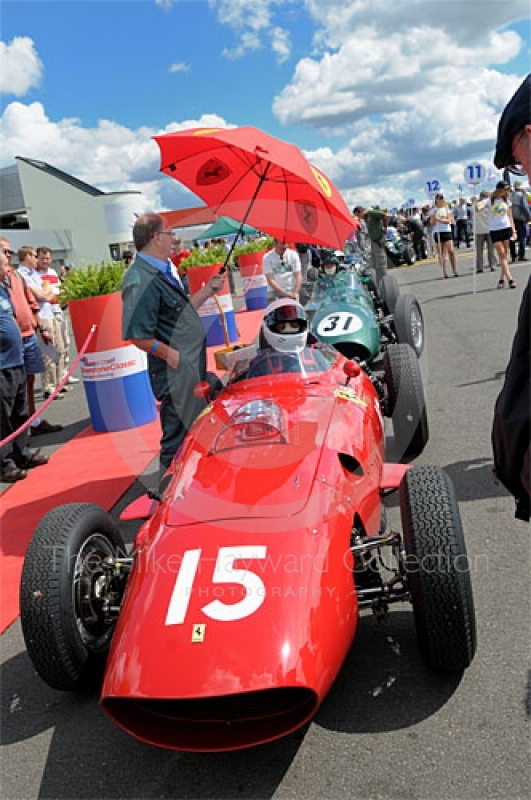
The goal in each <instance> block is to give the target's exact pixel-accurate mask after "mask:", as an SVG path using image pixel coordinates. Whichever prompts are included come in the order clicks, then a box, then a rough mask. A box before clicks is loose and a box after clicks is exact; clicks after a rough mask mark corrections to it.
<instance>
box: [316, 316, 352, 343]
mask: <svg viewBox="0 0 531 800" xmlns="http://www.w3.org/2000/svg"><path fill="white" fill-rule="evenodd" d="M362 326H363V322H362V321H361V319H360V318H359V317H358V316H356V314H353V313H352V312H351V311H336V312H335V313H334V314H327V316H326V317H323V319H322V320H321V321H320V322H319V324H318V326H317V330H316V333H317V336H323V337H324V338H326V337H327V336H340V335H341V334H343V333H355V332H356V331H359V330H360V328H361V327H362Z"/></svg>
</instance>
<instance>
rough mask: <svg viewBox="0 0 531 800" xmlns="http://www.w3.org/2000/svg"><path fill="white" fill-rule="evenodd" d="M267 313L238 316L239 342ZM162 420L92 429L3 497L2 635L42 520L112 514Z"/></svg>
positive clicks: (155, 443)
mask: <svg viewBox="0 0 531 800" xmlns="http://www.w3.org/2000/svg"><path fill="white" fill-rule="evenodd" d="M263 314H264V312H263V311H238V312H236V314H235V317H236V325H237V329H238V334H239V339H238V344H251V343H252V342H253V340H254V339H255V338H256V336H257V334H258V331H259V328H260V324H261V322H262V319H263ZM221 347H222V345H218V346H217V347H209V348H208V364H209V369H211V370H213V371H214V370H215V361H214V353H215V351H216V350H219V349H221ZM159 440H160V424H159V421H158V420H155V422H152V423H150V424H149V425H144V426H142V427H141V428H134V429H131V430H126V431H118V432H114V433H96V432H95V431H94V430H93V429H92V428H88V429H87V430H86V431H83V432H82V433H80V434H79V435H78V436H76V437H75V438H74V439H72V440H71V441H69V442H67V443H66V444H65V445H63V446H62V447H61V448H60V449H59V450H57V451H56V452H55V453H53V454H52V455H51V457H50V460H49V462H48V464H47V465H46V466H43V467H38V468H37V469H34V470H30V472H29V473H28V477H27V478H25V479H24V480H22V481H19V482H18V483H15V484H13V485H12V486H10V487H9V488H8V489H6V490H5V491H4V493H3V494H2V495H1V497H0V504H1V516H0V633H3V632H4V631H5V630H6V628H8V627H9V626H10V625H11V624H12V623H13V622H14V621H15V619H16V618H17V616H18V614H19V584H20V575H21V572H22V564H23V561H24V556H25V553H26V549H27V547H28V544H29V541H30V539H31V536H32V535H33V531H34V530H35V528H36V527H37V525H38V524H39V521H40V520H41V519H42V517H43V516H44V515H45V514H46V513H47V512H48V511H50V510H51V509H52V508H55V507H56V506H59V505H64V504H65V503H84V502H89V503H97V504H98V505H100V506H102V508H104V509H106V510H107V511H110V510H111V509H112V508H113V506H114V505H115V504H116V503H117V502H118V500H119V499H120V497H122V495H123V494H124V493H125V492H126V491H127V489H128V488H129V487H130V486H131V485H132V484H133V482H134V481H135V479H136V478H137V477H138V476H139V475H141V474H142V473H143V472H144V470H145V469H146V468H147V466H148V465H149V464H150V463H151V461H152V460H153V459H154V458H155V456H156V455H157V453H158V451H159Z"/></svg>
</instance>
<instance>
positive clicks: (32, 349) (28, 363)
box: [22, 333, 46, 375]
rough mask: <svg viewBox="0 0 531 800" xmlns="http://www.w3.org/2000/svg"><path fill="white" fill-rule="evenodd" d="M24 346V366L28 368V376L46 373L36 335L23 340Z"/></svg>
mask: <svg viewBox="0 0 531 800" xmlns="http://www.w3.org/2000/svg"><path fill="white" fill-rule="evenodd" d="M22 342H23V345H24V366H25V367H26V375H40V374H41V372H44V370H45V369H46V367H45V366H44V360H43V358H42V353H41V348H40V347H39V342H38V340H37V337H36V336H35V334H34V333H32V335H31V336H25V337H24V338H23V340H22Z"/></svg>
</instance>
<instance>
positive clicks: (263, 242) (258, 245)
mask: <svg viewBox="0 0 531 800" xmlns="http://www.w3.org/2000/svg"><path fill="white" fill-rule="evenodd" d="M274 244H275V240H274V239H273V237H272V236H267V237H262V238H260V239H253V241H252V242H247V244H243V245H241V246H238V247H235V248H234V250H233V251H232V255H233V256H234V258H235V259H236V258H237V257H238V256H244V255H246V253H262V252H264V251H265V250H271V249H272V248H273V246H274Z"/></svg>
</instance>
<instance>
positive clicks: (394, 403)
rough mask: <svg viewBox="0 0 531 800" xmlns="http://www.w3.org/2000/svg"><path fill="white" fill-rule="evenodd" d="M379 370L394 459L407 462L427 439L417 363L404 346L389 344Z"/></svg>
mask: <svg viewBox="0 0 531 800" xmlns="http://www.w3.org/2000/svg"><path fill="white" fill-rule="evenodd" d="M383 368H384V380H385V385H386V389H387V413H388V415H389V416H390V417H391V418H392V420H393V431H394V435H395V444H396V447H397V450H398V451H399V455H398V458H399V459H400V460H401V461H408V460H411V459H413V458H416V457H417V456H419V455H420V454H421V453H422V451H423V450H424V448H425V447H426V444H427V443H428V438H429V430H428V414H427V411H426V400H425V397H424V388H423V386H422V376H421V374H420V367H419V361H418V358H417V357H416V355H415V353H414V351H413V350H412V348H411V347H410V346H409V345H408V344H391V345H389V347H388V348H387V350H386V351H385V353H384V358H383Z"/></svg>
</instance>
